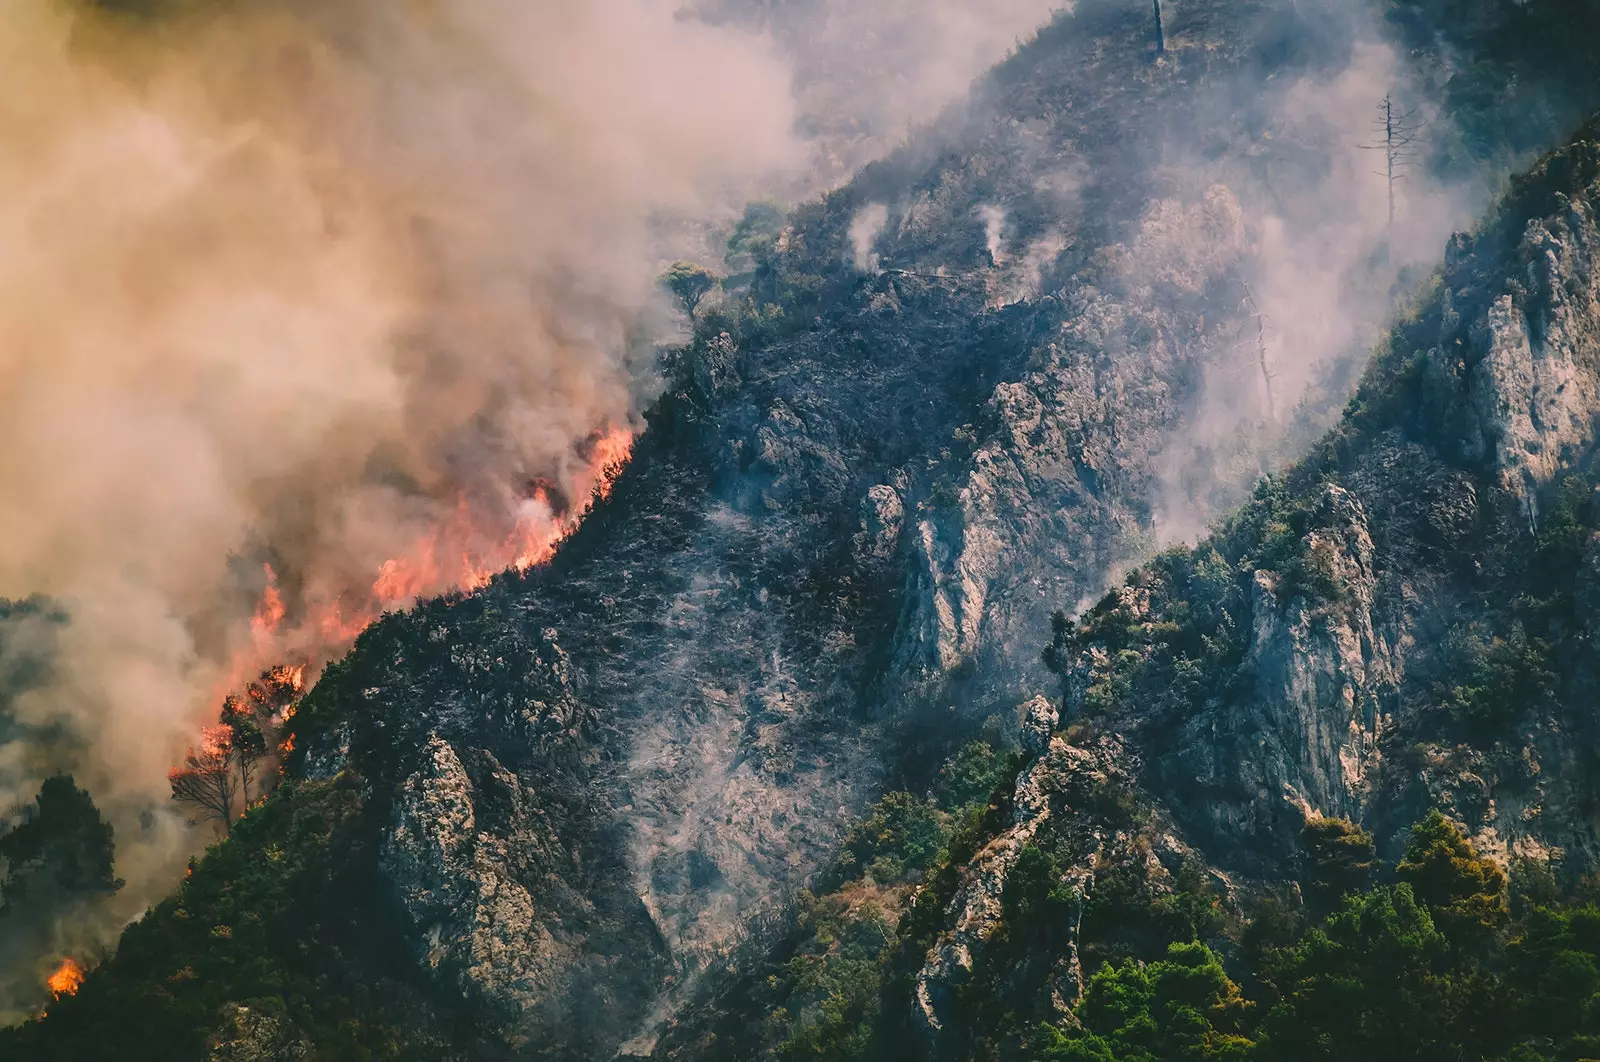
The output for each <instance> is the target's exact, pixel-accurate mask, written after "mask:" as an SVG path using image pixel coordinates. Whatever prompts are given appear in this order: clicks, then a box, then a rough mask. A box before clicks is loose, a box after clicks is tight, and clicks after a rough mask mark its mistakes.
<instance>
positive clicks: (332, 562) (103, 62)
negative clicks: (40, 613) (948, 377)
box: [0, 0, 802, 904]
mask: <svg viewBox="0 0 1600 1062" xmlns="http://www.w3.org/2000/svg"><path fill="white" fill-rule="evenodd" d="M677 8H678V4H677V3H675V2H672V0H585V2H583V3H552V4H544V3H540V4H528V3H520V2H516V0H451V2H449V3H443V2H433V0H341V2H340V3H338V4H324V3H320V2H316V0H276V2H270V3H261V4H249V5H243V4H237V5H233V4H205V3H184V2H174V3H171V4H169V5H163V4H159V3H158V4H150V5H144V6H143V8H141V11H140V13H138V14H124V13H117V12H112V11H108V10H106V9H104V8H101V7H98V6H96V5H93V4H89V3H87V2H79V3H67V2H61V0H17V2H15V3H12V4H9V5H8V6H7V11H6V17H5V20H4V21H3V22H0V597H9V598H20V597H26V596H28V595H32V594H45V595H48V596H49V597H50V598H51V599H53V600H55V601H57V602H59V603H60V604H61V605H62V606H63V607H64V608H65V609H66V611H67V612H68V613H69V614H70V617H71V619H70V622H69V623H68V624H67V625H66V626H65V627H64V628H62V629H61V630H60V631H59V632H57V634H56V636H55V637H56V642H55V645H54V648H53V651H52V652H53V658H54V660H55V665H56V666H55V671H54V674H55V677H54V679H53V680H52V681H51V682H49V683H48V684H46V685H45V686H43V687H42V688H38V689H34V690H32V691H29V692H25V693H22V694H20V695H19V696H18V697H16V698H15V699H14V701H13V702H12V703H11V706H10V712H11V714H12V716H13V718H12V719H11V720H10V721H8V722H6V725H5V727H0V732H5V733H9V732H10V727H12V726H18V727H22V728H26V729H27V730H28V731H29V732H30V733H32V734H34V735H38V734H41V733H48V734H50V735H51V740H50V741H49V742H48V743H47V744H44V745H40V744H39V743H38V742H37V741H33V742H13V743H12V744H11V745H10V746H8V747H6V748H4V749H0V801H3V802H4V805H6V806H11V805H15V804H17V803H20V802H22V801H25V800H27V799H29V798H30V797H31V795H32V793H33V791H34V789H35V788H36V787H37V785H38V783H39V781H40V778H41V777H42V776H44V775H46V774H48V773H52V772H54V771H62V770H69V771H73V772H75V773H76V775H77V777H78V781H79V783H80V784H83V785H85V786H87V787H88V788H90V789H91V791H93V793H94V794H95V796H96V798H97V799H98V800H99V801H100V802H101V803H102V805H104V806H106V807H107V808H108V810H109V811H110V812H111V813H112V815H113V817H114V820H115V824H116V827H117V830H118V836H119V839H120V840H121V841H122V842H123V843H122V844H121V845H120V846H119V847H120V849H121V859H122V863H121V865H120V866H119V871H120V872H121V873H122V874H123V875H124V876H125V877H127V878H128V879H129V883H130V887H129V889H128V890H127V896H128V902H129V903H132V904H137V902H138V901H139V900H141V899H145V898H148V894H149V888H148V886H152V885H156V884H161V883H164V881H165V874H166V873H168V872H169V871H167V870H165V869H163V866H165V867H170V859H171V856H172V855H173V854H175V852H177V851H178V850H179V848H180V847H181V846H182V845H184V844H188V843H192V842H190V841H180V842H178V844H176V845H169V846H162V845H155V844H147V845H138V844H130V843H128V842H129V841H131V840H134V839H135V838H136V837H138V836H139V835H140V834H141V832H142V833H143V834H144V835H145V836H146V837H147V838H148V837H149V836H151V835H152V833H160V832H161V831H162V829H163V828H164V827H163V826H162V825H161V817H160V815H159V814H158V816H157V819H156V826H155V827H151V826H150V825H149V823H150V819H149V817H148V816H145V823H146V825H145V826H144V827H143V828H142V830H141V827H140V825H139V813H140V811H142V810H145V809H149V808H154V809H156V810H157V811H158V812H159V811H160V810H161V809H163V808H164V806H165V800H164V797H165V784H166V778H165V775H166V768H167V767H168V765H169V764H171V763H173V762H174V761H175V759H176V758H177V757H178V756H179V755H180V754H181V752H182V750H183V748H184V746H185V745H186V744H187V743H189V742H190V741H191V740H192V739H193V736H194V733H195V731H196V729H197V727H198V726H199V725H200V724H201V723H203V722H207V721H210V717H211V716H212V715H214V713H215V711H216V696H217V695H218V693H219V692H220V689H221V688H222V686H223V685H224V684H225V683H226V681H227V679H228V678H230V677H231V676H230V675H229V674H228V662H229V661H232V660H237V659H238V658H239V656H240V654H241V653H248V652H249V651H250V650H251V649H252V638H253V637H254V635H253V634H252V631H251V626H250V622H249V621H250V618H251V613H252V611H253V609H254V607H255V602H256V600H257V599H258V598H259V596H260V595H261V593H262V592H263V591H264V590H265V575H264V567H263V565H264V564H266V563H271V564H273V565H274V566H275V570H276V572H277V573H278V575H279V576H280V577H281V579H282V586H281V587H280V588H279V590H280V592H281V594H282V596H283V598H284V600H285V603H286V608H287V610H288V617H287V620H286V623H287V625H289V626H293V625H294V624H295V622H296V621H297V610H300V609H303V608H304V607H306V606H307V605H308V603H311V602H318V603H320V605H321V606H324V607H330V606H332V605H333V604H335V603H336V602H337V599H338V598H339V595H340V594H342V593H344V592H346V591H347V590H348V589H349V588H352V587H354V588H357V589H358V590H359V589H361V588H365V587H367V586H370V585H371V584H372V582H373V579H374V577H375V575H376V573H377V572H378V571H379V566H380V565H381V564H382V563H383V562H384V561H385V560H386V559H388V558H392V557H396V556H404V555H405V554H406V552H407V551H408V550H412V549H414V548H415V544H416V542H417V541H418V540H419V538H422V537H425V536H426V535H427V534H428V533H429V532H430V531H431V530H434V529H436V528H438V527H440V526H444V525H448V524H449V523H450V522H451V521H452V520H453V519H455V518H456V514H458V513H459V512H462V511H470V512H471V514H472V516H473V522H474V524H475V525H476V524H481V525H482V526H483V528H484V531H483V537H484V540H485V542H487V543H495V542H500V541H502V540H503V539H504V538H505V536H506V535H508V534H512V533H514V532H515V530H516V520H517V519H518V515H519V513H520V514H521V515H522V516H523V517H527V515H528V513H529V507H528V505H527V499H528V498H529V497H530V492H531V491H532V490H533V489H535V488H534V486H533V485H537V489H538V490H540V491H542V492H543V494H542V495H541V496H542V497H544V498H546V499H554V500H553V501H552V502H551V505H552V506H553V507H554V508H555V509H559V508H560V507H561V506H563V505H570V504H572V503H573V501H575V500H576V499H579V498H581V497H583V496H584V494H585V492H587V491H588V489H589V488H590V486H591V479H592V474H593V465H594V455H593V453H592V450H593V439H594V436H595V434H596V433H598V432H606V431H613V432H615V431H625V430H626V429H628V428H629V427H630V425H631V422H632V419H633V418H634V417H635V416H636V412H637V410H638V408H639V406H640V403H641V402H642V401H643V400H645V399H647V398H648V396H649V392H650V388H651V386H652V383H651V365H650V361H649V359H648V357H647V356H646V353H647V351H648V344H647V343H645V342H642V341H641V337H644V338H645V339H647V338H648V325H649V320H650V317H651V314H652V313H653V312H654V311H653V307H654V303H655V300H656V298H657V295H656V290H655V277H656V273H657V270H658V268H659V263H660V261H661V259H662V258H663V257H664V256H666V255H667V254H669V253H670V248H662V247H659V246H656V245H654V244H653V243H652V228H651V225H650V221H651V219H652V217H654V216H656V215H658V214H660V213H663V212H673V213H678V214H683V215H690V214H694V213H697V212H702V211H706V210H709V209H710V207H711V205H713V204H719V203H722V202H723V201H724V200H726V199H728V198H729V197H734V198H737V197H738V196H740V195H742V194H743V193H744V192H746V191H748V190H749V189H750V188H751V187H752V186H753V182H756V181H758V180H770V179H772V178H773V177H774V175H788V174H792V172H793V171H794V168H795V167H796V166H797V165H798V164H799V162H800V161H801V158H802V155H801V151H800V148H799V145H798V142H797V141H796V140H795V138H794V136H793V125H794V110H793V105H792V102H791V94H790V87H791V86H790V80H791V79H790V75H789V72H788V69H787V66H786V64H785V63H784V62H783V61H781V60H779V59H777V58H776V57H775V56H774V55H773V53H772V51H771V49H770V48H769V47H768V45H767V44H766V43H764V42H763V41H762V40H760V39H757V38H755V37H752V36H750V35H748V34H744V33H741V32H738V31H735V30H731V29H724V28H717V27H713V26H708V25H706V24H705V23H703V22H699V21H695V20H689V19H684V18H681V17H679V13H678V10H677ZM146 9H148V10H146ZM546 515H548V509H547V510H546ZM489 554H492V550H491V551H487V553H486V556H488V555H489ZM489 559H491V560H492V559H494V558H493V557H492V556H489ZM500 563H501V564H502V565H503V564H504V563H505V561H504V559H502V560H501V562H500ZM241 573H242V574H241ZM423 574H424V577H422V578H420V579H419V580H417V581H416V585H417V589H420V590H438V589H441V588H443V586H444V585H448V584H449V583H450V582H451V581H452V578H453V576H452V573H450V572H447V571H435V572H428V573H423ZM27 637H28V629H27V628H26V625H25V624H24V625H19V624H16V623H14V624H11V625H9V627H8V629H7V630H5V631H4V632H0V640H5V641H7V642H8V643H9V644H12V645H16V644H20V642H19V639H22V640H25V639H26V638H27ZM0 703H3V701H0Z"/></svg>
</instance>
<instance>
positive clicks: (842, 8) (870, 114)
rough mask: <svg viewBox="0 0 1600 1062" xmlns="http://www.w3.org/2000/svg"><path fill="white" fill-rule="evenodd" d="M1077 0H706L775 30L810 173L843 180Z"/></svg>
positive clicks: (734, 19)
mask: <svg viewBox="0 0 1600 1062" xmlns="http://www.w3.org/2000/svg"><path fill="white" fill-rule="evenodd" d="M1072 8H1073V4H1072V2H1071V0H987V2H985V3H974V2H972V0H872V2H868V3H862V2H860V0H783V2H781V3H768V2H765V0H701V3H700V4H699V10H700V11H701V12H702V13H703V14H704V15H705V16H706V17H708V18H713V19H718V20H722V21H725V22H728V23H732V24H739V25H746V26H750V27H753V28H759V29H761V30H764V31H766V32H768V33H770V34H771V36H772V37H773V39H774V40H775V41H776V43H777V44H778V46H779V47H780V48H782V49H783V51H784V53H785V54H786V55H788V56H789V57H790V58H791V60H792V62H793V65H794V68H795V96H796V100H797V104H798V107H799V109H800V118H801V128H802V130H803V131H804V133H805V135H806V136H807V139H808V140H809V141H810V144H811V148H812V167H813V174H814V177H816V178H819V179H820V180H821V181H822V182H823V183H824V184H831V183H837V182H838V181H840V180H843V179H844V178H847V177H848V176H849V175H851V174H852V173H854V171H855V170H856V168H857V167H859V166H861V165H863V164H864V163H866V162H869V161H871V160H872V159H874V158H877V157H878V156H880V155H882V154H884V153H885V152H886V151H888V150H889V149H890V148H892V147H894V146H896V145H898V144H900V143H903V142H905V140H906V139H907V136H908V134H909V133H910V131H911V130H912V129H913V128H915V127H916V126H918V125H921V124H923V123H925V122H928V121H931V120H932V119H934V118H935V117H937V116H938V115H939V114H940V112H942V111H943V110H945V108H947V107H949V106H951V105H952V104H956V103H958V102H959V101H961V100H963V99H964V98H965V97H966V95H967V92H968V89H969V88H970V87H971V85H972V83H973V81H974V80H975V79H976V78H977V77H978V76H979V75H981V74H983V73H984V72H985V71H987V70H988V69H989V68H990V67H991V66H993V65H994V64H995V63H997V62H999V61H1000V60H1001V59H1003V58H1005V56H1006V55H1007V54H1008V53H1009V52H1011V51H1013V50H1014V49H1015V48H1016V47H1017V46H1018V45H1020V44H1022V43H1023V42H1025V41H1026V40H1027V39H1028V38H1031V37H1032V36H1033V34H1034V33H1035V31H1037V30H1038V29H1039V27H1041V26H1043V25H1044V24H1046V23H1048V22H1049V21H1050V20H1051V19H1052V18H1053V17H1054V16H1055V15H1057V14H1058V13H1060V12H1063V11H1071V10H1072Z"/></svg>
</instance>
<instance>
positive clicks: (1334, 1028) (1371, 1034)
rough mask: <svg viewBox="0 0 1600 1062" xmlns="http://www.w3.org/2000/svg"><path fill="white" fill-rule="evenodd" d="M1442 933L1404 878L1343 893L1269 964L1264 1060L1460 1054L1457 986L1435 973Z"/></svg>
mask: <svg viewBox="0 0 1600 1062" xmlns="http://www.w3.org/2000/svg"><path fill="white" fill-rule="evenodd" d="M1447 954H1448V945H1447V942H1446V940H1445V938H1444V937H1443V936H1442V935H1441V934H1440V933H1439V931H1438V929H1437V928H1435V926H1434V924H1433V920H1432V919H1431V918H1430V917H1429V914H1428V909H1427V907H1426V906H1424V905H1423V904H1421V903H1419V902H1418V901H1417V897H1416V895H1415V893H1413V891H1412V888H1411V886H1410V885H1409V884H1404V883H1402V884H1400V885H1396V886H1393V887H1388V888H1378V889H1374V890H1373V891H1372V892H1370V893H1366V894H1363V895H1360V896H1347V897H1346V898H1345V901H1344V905H1343V907H1341V908H1340V910H1339V911H1338V912H1337V913H1336V914H1334V915H1333V916H1332V917H1331V918H1329V919H1328V921H1327V923H1326V924H1325V925H1324V926H1322V927H1320V928H1318V929H1314V930H1312V931H1311V932H1310V933H1309V934H1307V935H1306V938H1305V939H1304V940H1302V941H1301V942H1300V943H1299V944H1298V945H1296V946H1295V947H1294V948H1292V949H1289V951H1288V952H1287V954H1286V955H1285V956H1284V961H1283V963H1282V966H1281V968H1280V969H1278V970H1276V971H1274V974H1273V980H1275V981H1276V982H1277V988H1278V991H1279V993H1280V998H1279V1000H1278V1002H1277V1003H1276V1005H1274V1006H1273V1007H1272V1009H1271V1012H1270V1013H1269V1014H1268V1016H1267V1020H1266V1023H1265V1029H1264V1031H1265V1032H1266V1037H1265V1040H1266V1042H1265V1043H1264V1044H1263V1051H1262V1053H1261V1057H1262V1058H1263V1059H1268V1060H1275V1059H1283V1060H1284V1062H1291V1060H1292V1062H1310V1060H1312V1059H1326V1060H1328V1062H1345V1060H1347V1059H1355V1058H1360V1059H1375V1060H1376V1059H1422V1058H1452V1057H1457V1056H1456V1055H1455V1054H1454V1053H1453V1052H1451V1051H1449V1050H1448V1049H1447V1048H1445V1047H1444V1046H1443V1045H1447V1044H1449V1043H1450V1042H1451V1039H1452V1038H1453V1036H1455V1035H1456V1034H1457V1030H1458V1028H1459V1022H1460V1018H1461V1015H1462V1004H1463V1000H1462V998H1461V993H1460V986H1459V985H1458V984H1457V983H1456V982H1455V980H1454V979H1452V978H1451V977H1449V976H1448V975H1447V974H1445V973H1442V972H1441V967H1442V966H1443V960H1444V958H1445V956H1446V955H1447Z"/></svg>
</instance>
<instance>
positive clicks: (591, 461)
mask: <svg viewBox="0 0 1600 1062" xmlns="http://www.w3.org/2000/svg"><path fill="white" fill-rule="evenodd" d="M633 441H634V436H633V433H632V432H631V431H629V430H628V429H626V428H613V429H611V430H608V431H603V432H596V433H595V434H594V435H593V436H591V437H590V439H589V440H588V441H587V443H586V444H585V445H584V446H583V448H582V451H583V452H582V453H581V454H580V457H581V459H582V461H583V468H582V470H581V471H580V473H579V474H578V475H576V476H574V477H572V479H573V480H575V481H576V487H575V488H569V489H574V490H575V491H581V492H582V493H581V496H580V498H579V499H578V500H568V499H565V498H563V497H562V492H561V490H560V488H559V487H557V486H555V485H553V484H548V483H536V484H532V485H530V487H529V489H528V491H527V494H526V496H525V497H524V498H523V500H522V501H521V502H520V503H518V504H516V505H515V507H514V508H512V509H511V511H510V512H505V511H498V512H497V511H492V510H490V509H488V507H485V506H483V505H475V504H474V503H473V501H472V500H471V499H470V498H468V497H466V496H461V497H459V498H458V499H457V500H456V503H455V505H454V506H453V508H451V509H450V510H449V515H448V516H447V517H445V518H444V519H443V520H442V521H441V522H440V523H439V524H438V525H437V526H435V527H433V528H431V529H430V530H428V531H427V532H426V533H424V534H422V535H420V536H419V537H418V538H417V540H416V541H415V542H414V543H413V544H412V546H411V547H410V548H409V549H408V550H406V551H404V552H403V553H401V554H399V555H397V556H394V557H391V558H389V559H387V560H385V561H383V562H382V563H381V564H380V565H378V567H377V570H376V571H374V572H373V573H372V579H371V582H370V583H368V584H366V585H361V584H360V583H359V582H357V583H352V584H350V585H345V586H330V585H329V584H328V582H327V581H325V580H321V579H318V578H317V577H316V574H315V573H311V574H310V575H309V576H307V577H305V578H304V580H303V581H302V582H301V583H300V584H298V589H291V587H294V586H296V583H295V582H294V581H293V580H289V579H285V578H283V574H282V573H280V572H279V571H277V570H276V569H275V568H274V567H273V566H272V565H271V564H267V565H264V566H263V573H264V576H265V584H264V588H263V590H262V591H261V596H260V599H259V601H258V603H257V605H256V608H255V612H254V615H253V616H252V617H251V620H250V641H249V644H248V646H246V647H244V648H243V649H242V650H241V651H240V652H239V653H238V654H237V659H236V660H235V661H234V662H233V663H232V665H231V666H230V667H229V668H228V671H227V675H226V679H225V686H226V689H225V691H224V692H228V691H232V690H235V689H238V688H239V687H240V686H241V685H243V680H244V677H245V676H248V675H253V674H256V673H258V672H261V671H262V669H263V668H270V669H272V670H273V671H274V672H276V673H277V674H278V677H279V679H281V680H282V682H283V683H286V684H287V685H289V686H292V687H293V689H294V690H295V691H296V692H300V691H303V690H304V688H305V686H306V683H307V681H308V678H310V677H314V675H315V672H316V670H317V669H319V668H320V667H321V666H322V665H323V664H325V663H326V662H327V661H328V660H330V659H332V658H333V657H334V656H336V655H337V654H339V653H341V652H343V651H344V650H345V649H346V648H348V647H349V646H350V644H351V643H352V642H354V641H355V639H356V637H357V636H359V635H360V634H361V632H362V631H363V630H365V629H366V628H367V627H368V626H369V625H371V624H372V623H373V622H374V621H376V620H377V619H378V618H379V617H380V616H382V615H383V613H384V612H387V611H393V610H396V609H402V608H407V607H409V606H410V605H411V604H413V603H414V602H415V601H416V600H417V599H419V598H425V597H430V596H434V595H438V594H444V593H450V592H453V591H469V592H470V591H473V590H479V589H482V588H483V587H485V586H487V585H489V582H490V581H491V580H492V579H493V578H494V576H495V575H497V574H499V573H501V572H505V571H527V570H528V569H530V568H534V567H537V566H539V565H541V564H545V563H547V562H548V561H549V560H550V559H551V558H552V557H553V556H554V555H555V552H556V549H557V547H558V546H560V544H561V542H562V541H563V540H564V539H566V538H567V536H568V535H570V534H572V533H573V531H575V530H576V529H577V527H578V525H579V524H580V523H581V522H582V521H583V518H584V517H585V516H587V515H588V513H589V511H590V509H592V508H593V507H594V505H595V503H596V502H597V501H600V500H604V499H606V498H608V497H610V495H611V490H612V487H613V486H614V485H615V483H616V479H617V477H618V475H620V474H621V472H622V469H623V466H624V465H625V464H626V463H627V461H628V458H629V456H630V455H631V454H632V451H633ZM285 660H292V661H295V663H294V665H293V666H292V667H289V666H285V665H282V664H281V663H279V662H280V661H285ZM292 711H293V710H292V708H291V709H289V714H290V715H292ZM284 721H287V716H286V717H285V720H284ZM284 751H287V748H286V749H285V750H284Z"/></svg>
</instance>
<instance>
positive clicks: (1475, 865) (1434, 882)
mask: <svg viewBox="0 0 1600 1062" xmlns="http://www.w3.org/2000/svg"><path fill="white" fill-rule="evenodd" d="M1395 872H1396V873H1397V874H1398V875H1399V877H1400V880H1401V881H1404V882H1407V883H1409V884H1410V885H1411V887H1412V888H1413V889H1414V890H1416V894H1417V898H1418V899H1420V900H1421V901H1422V902H1423V903H1425V904H1427V905H1428V909H1429V910H1430V911H1431V912H1432V914H1433V920H1434V922H1435V923H1437V924H1438V926H1439V928H1440V929H1441V930H1443V931H1445V933H1446V934H1447V935H1450V936H1451V937H1452V938H1453V939H1456V940H1457V941H1460V940H1463V939H1465V938H1467V937H1473V936H1479V935H1481V934H1482V932H1483V931H1486V930H1492V929H1495V928H1498V927H1500V926H1502V925H1504V924H1505V923H1506V920H1507V919H1508V918H1509V917H1510V908H1509V906H1508V905H1507V902H1506V875H1505V871H1503V870H1501V869H1500V867H1499V866H1498V865H1497V864H1496V863H1495V862H1494V861H1493V860H1491V859H1483V858H1481V857H1480V856H1479V855H1478V853H1477V850H1476V849H1474V848H1473V847H1472V844H1471V842H1469V841H1468V840H1467V839H1466V837H1465V836H1463V835H1462V833H1461V831H1460V830H1459V829H1457V828H1456V825H1455V823H1453V822H1451V821H1450V820H1449V819H1447V818H1445V817H1444V815H1442V814H1441V813H1440V812H1439V810H1438V809H1437V808H1435V809H1434V810H1433V811H1431V812H1429V813H1428V817H1427V818H1425V819H1423V820H1422V821H1421V822H1419V823H1417V824H1416V825H1415V826H1413V827H1411V840H1410V842H1409V843H1408V844H1407V845H1406V854H1405V858H1404V859H1402V860H1401V861H1400V864H1399V865H1398V866H1397V867H1395Z"/></svg>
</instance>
